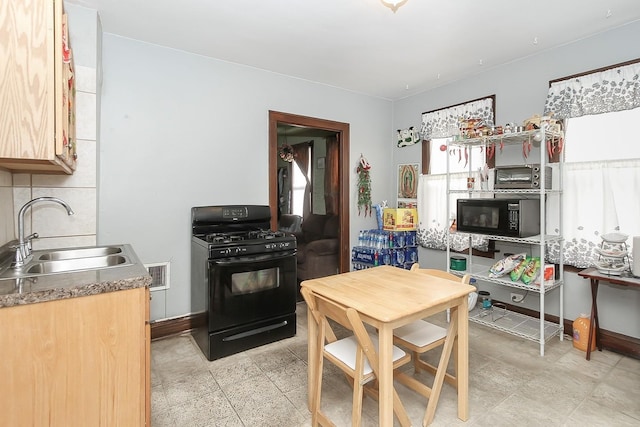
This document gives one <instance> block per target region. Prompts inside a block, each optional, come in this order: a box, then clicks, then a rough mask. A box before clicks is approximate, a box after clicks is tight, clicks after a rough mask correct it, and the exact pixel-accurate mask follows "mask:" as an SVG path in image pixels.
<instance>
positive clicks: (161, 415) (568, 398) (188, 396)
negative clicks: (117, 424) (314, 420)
mask: <svg viewBox="0 0 640 427" xmlns="http://www.w3.org/2000/svg"><path fill="white" fill-rule="evenodd" d="M297 312H298V333H297V335H296V336H295V337H293V338H289V339H286V340H283V341H280V342H277V343H273V344H269V345H266V346H262V347H259V348H256V349H252V350H249V351H246V352H243V353H241V354H237V355H233V356H229V357H226V358H224V359H220V360H216V361H213V362H209V361H207V359H206V358H205V357H204V355H203V354H202V353H201V352H200V349H199V348H198V347H197V345H196V344H195V342H194V341H193V340H192V339H191V336H190V335H188V334H184V335H180V336H176V337H170V338H165V339H160V340H156V341H154V342H153V343H152V344H151V359H152V365H151V387H152V388H151V419H152V425H153V426H154V427H163V426H181V427H182V426H188V427H192V426H193V427H195V426H216V427H219V426H245V427H263V426H265V427H266V426H274V427H290V426H296V427H297V426H309V425H310V414H309V412H308V410H307V405H306V396H307V388H306V384H307V337H306V331H307V328H306V326H307V321H306V306H305V304H304V303H298V309H297ZM430 320H431V321H433V322H434V323H439V324H444V323H445V317H444V314H443V315H438V316H435V317H433V318H431V319H430ZM469 345H470V352H469V359H470V364H469V369H470V373H471V376H470V381H469V390H470V391H469V398H470V418H469V420H468V421H467V422H466V423H463V422H462V421H460V420H459V419H458V418H457V416H456V414H457V406H456V405H457V403H456V400H455V391H454V390H453V389H452V388H451V386H449V385H447V384H445V385H444V387H443V391H442V394H441V397H440V402H439V404H438V408H437V411H436V414H435V419H434V422H433V424H432V425H433V426H457V425H460V426H461V425H465V426H474V427H475V426H492V427H493V426H509V427H511V426H513V425H518V426H545V427H547V426H576V427H578V426H579V427H583V426H590V427H591V426H607V427H609V426H616V427H617V426H639V425H640V360H637V359H632V358H628V357H623V356H621V355H619V354H617V353H612V352H608V351H602V352H598V351H596V352H595V353H592V357H591V361H586V360H585V353H583V352H581V351H579V350H576V349H574V348H573V346H572V344H571V341H570V339H567V337H565V340H564V341H562V342H560V340H559V339H557V338H554V339H553V340H551V341H550V342H549V343H548V344H547V347H546V352H545V356H544V357H540V356H539V347H538V345H537V344H536V343H533V342H531V341H526V340H523V339H520V338H517V337H514V336H511V335H507V334H503V333H501V332H498V331H494V330H490V329H487V328H485V327H483V326H481V325H477V324H475V323H471V324H470V332H469ZM438 355H439V350H434V351H432V352H431V355H430V356H429V357H430V358H431V357H433V358H434V359H437V357H438ZM408 369H409V370H410V369H411V368H410V367H408ZM420 375H424V379H425V380H426V381H429V377H428V376H427V374H420ZM323 381H324V382H323V396H322V397H323V401H322V406H323V411H325V413H326V414H327V415H328V416H329V417H330V418H331V419H332V420H333V421H334V422H335V423H336V425H338V426H348V425H350V419H351V418H350V417H351V390H350V388H349V386H348V385H347V383H346V380H345V378H344V377H343V376H342V374H341V373H340V371H338V370H337V369H336V368H335V367H332V366H331V364H329V363H327V364H325V371H324V380H323ZM396 388H397V390H398V393H399V394H400V398H401V400H402V402H403V403H404V405H405V407H406V409H407V412H408V414H409V417H410V418H411V420H412V421H413V423H414V425H416V426H418V425H422V417H423V415H424V410H425V408H426V401H425V400H424V399H423V398H422V397H420V396H418V395H417V394H415V393H414V392H413V391H411V390H409V389H407V388H405V387H404V386H402V385H399V384H397V385H396ZM377 420H378V406H377V403H376V402H375V401H373V400H372V399H370V398H365V403H364V409H363V426H376V425H377V424H378V422H377ZM396 425H398V422H397V420H396Z"/></svg>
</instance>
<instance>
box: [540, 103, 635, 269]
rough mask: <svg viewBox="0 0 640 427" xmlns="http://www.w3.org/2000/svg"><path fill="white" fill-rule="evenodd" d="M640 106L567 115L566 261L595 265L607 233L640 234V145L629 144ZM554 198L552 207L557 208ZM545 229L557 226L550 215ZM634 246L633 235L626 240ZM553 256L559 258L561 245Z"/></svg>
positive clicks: (564, 192) (629, 247)
mask: <svg viewBox="0 0 640 427" xmlns="http://www.w3.org/2000/svg"><path fill="white" fill-rule="evenodd" d="M638 121H640V108H635V109H633V110H627V111H619V112H611V113H604V114H598V115H587V116H582V117H575V118H570V119H567V121H566V122H567V123H566V134H565V148H564V151H565V153H564V155H565V164H564V173H563V194H564V196H563V197H564V199H563V217H564V218H563V228H562V234H563V236H564V237H565V247H564V263H565V264H569V265H573V266H576V267H579V268H586V267H590V266H592V265H594V262H595V261H597V259H598V254H597V253H596V252H595V248H597V247H599V246H600V244H601V242H602V240H601V238H600V236H601V235H602V234H605V233H610V232H614V231H620V232H622V233H624V234H628V235H630V236H633V235H640V224H639V223H638V218H639V217H640V146H639V145H640V144H630V143H629V141H630V139H629V138H633V135H634V131H635V123H638ZM555 205H556V203H554V202H553V199H550V202H549V209H557V208H558V207H557V206H555ZM549 219H550V222H549V224H548V228H547V231H548V232H549V233H551V234H557V232H558V228H559V225H558V223H557V221H553V216H549ZM626 243H627V245H628V249H629V250H630V249H631V246H632V239H631V238H629V240H627V242H626ZM550 249H552V250H551V251H550V253H551V254H552V257H551V258H550V261H552V262H559V256H558V250H559V247H558V244H555V245H550Z"/></svg>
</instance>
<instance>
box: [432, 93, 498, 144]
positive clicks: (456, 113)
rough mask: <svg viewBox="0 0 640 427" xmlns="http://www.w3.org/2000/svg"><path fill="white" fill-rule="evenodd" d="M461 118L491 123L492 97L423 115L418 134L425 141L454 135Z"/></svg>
mask: <svg viewBox="0 0 640 427" xmlns="http://www.w3.org/2000/svg"><path fill="white" fill-rule="evenodd" d="M461 117H464V118H479V119H482V120H484V121H485V122H487V123H493V122H494V117H493V97H488V98H483V99H479V100H477V101H471V102H467V103H465V104H460V105H454V106H452V107H448V108H443V109H441V110H437V111H432V112H430V113H423V114H422V126H421V128H420V134H421V135H423V137H422V138H423V139H425V140H431V139H433V138H446V137H448V136H451V135H456V134H457V133H458V126H459V124H458V120H459V119H460V118H461Z"/></svg>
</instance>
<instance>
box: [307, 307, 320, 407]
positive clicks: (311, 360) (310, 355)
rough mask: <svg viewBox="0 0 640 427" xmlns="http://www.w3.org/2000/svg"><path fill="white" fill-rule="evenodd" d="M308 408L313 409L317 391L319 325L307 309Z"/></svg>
mask: <svg viewBox="0 0 640 427" xmlns="http://www.w3.org/2000/svg"><path fill="white" fill-rule="evenodd" d="M307 319H308V320H307V342H308V344H307V345H308V350H307V366H308V368H307V406H308V407H309V410H310V411H311V410H312V409H313V401H314V394H315V390H316V381H318V379H316V378H315V375H314V374H315V372H316V370H317V366H316V361H317V360H318V359H317V356H316V354H317V353H318V351H319V349H318V346H317V336H318V325H316V322H314V321H313V314H312V313H311V309H310V308H309V307H307Z"/></svg>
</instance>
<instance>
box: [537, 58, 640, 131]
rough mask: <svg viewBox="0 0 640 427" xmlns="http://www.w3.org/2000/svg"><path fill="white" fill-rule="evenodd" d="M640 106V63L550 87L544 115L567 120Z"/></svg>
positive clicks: (569, 79) (557, 83)
mask: <svg viewBox="0 0 640 427" xmlns="http://www.w3.org/2000/svg"><path fill="white" fill-rule="evenodd" d="M637 107H640V63H634V64H630V65H625V66H621V67H617V68H611V69H608V70H605V71H602V72H597V73H591V74H587V75H584V76H580V77H576V78H568V79H567V80H562V81H559V82H555V83H552V84H551V87H550V89H549V93H548V95H547V101H546V104H545V108H544V111H545V115H551V114H553V118H555V119H568V118H572V117H581V116H585V115H589V114H602V113H611V112H614V111H622V110H631V109H633V108H637Z"/></svg>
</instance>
